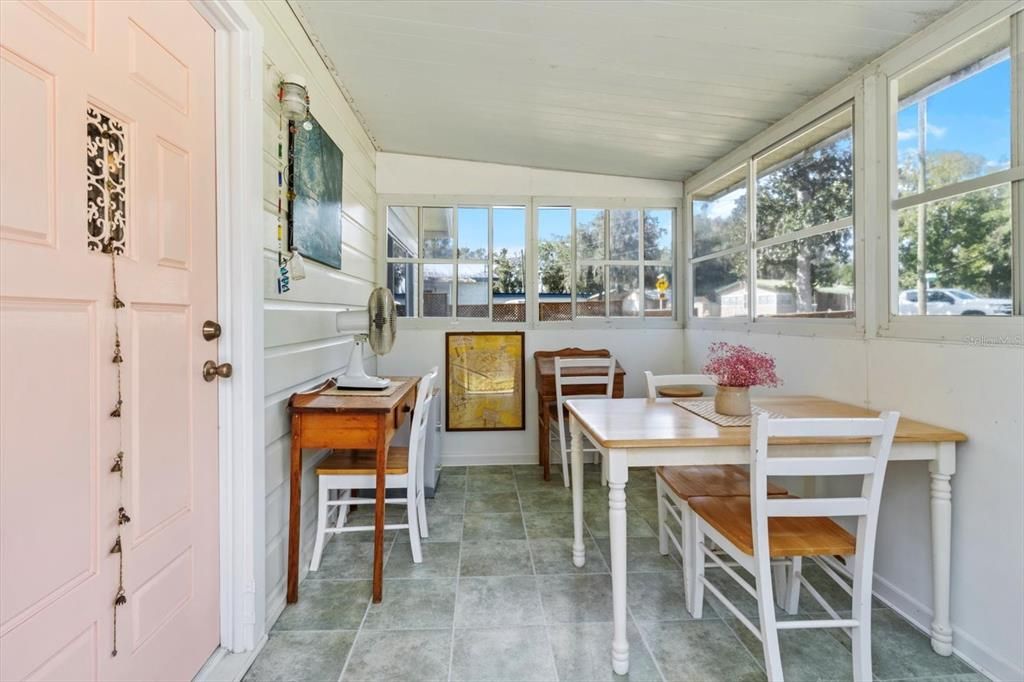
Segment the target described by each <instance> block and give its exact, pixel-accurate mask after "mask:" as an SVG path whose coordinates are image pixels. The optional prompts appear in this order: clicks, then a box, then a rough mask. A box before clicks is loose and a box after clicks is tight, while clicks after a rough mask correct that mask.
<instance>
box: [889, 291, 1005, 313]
mask: <svg viewBox="0 0 1024 682" xmlns="http://www.w3.org/2000/svg"><path fill="white" fill-rule="evenodd" d="M927 295H928V314H929V315H1010V314H1012V313H1013V302H1012V301H1010V299H1008V298H982V297H980V296H976V295H974V294H972V293H971V292H969V291H964V290H963V289H929V290H928V294H927ZM899 305H900V315H917V314H918V308H917V290H916V289H907V290H906V291H903V292H902V293H900V301H899Z"/></svg>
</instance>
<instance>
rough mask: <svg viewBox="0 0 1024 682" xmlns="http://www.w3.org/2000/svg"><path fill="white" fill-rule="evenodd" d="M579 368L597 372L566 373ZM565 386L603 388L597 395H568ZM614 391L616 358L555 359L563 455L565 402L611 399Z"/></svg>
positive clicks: (563, 450)
mask: <svg viewBox="0 0 1024 682" xmlns="http://www.w3.org/2000/svg"><path fill="white" fill-rule="evenodd" d="M577 367H582V368H586V369H592V370H596V372H588V373H587V374H585V375H581V374H566V373H565V370H566V369H571V368H577ZM565 386H593V387H595V388H601V387H603V388H601V390H600V392H596V393H572V394H566V393H565V391H564V390H563V388H564V387H565ZM614 390H615V358H613V357H611V356H608V357H606V358H599V357H585V358H581V357H575V358H559V357H556V358H555V402H556V404H557V405H558V437H559V439H560V441H561V445H562V452H563V453H565V452H566V439H565V435H566V433H567V431H566V428H565V401H566V400H567V399H569V398H572V399H573V400H575V399H578V398H611V397H612V391H614Z"/></svg>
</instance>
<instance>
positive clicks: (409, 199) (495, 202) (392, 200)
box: [377, 194, 532, 331]
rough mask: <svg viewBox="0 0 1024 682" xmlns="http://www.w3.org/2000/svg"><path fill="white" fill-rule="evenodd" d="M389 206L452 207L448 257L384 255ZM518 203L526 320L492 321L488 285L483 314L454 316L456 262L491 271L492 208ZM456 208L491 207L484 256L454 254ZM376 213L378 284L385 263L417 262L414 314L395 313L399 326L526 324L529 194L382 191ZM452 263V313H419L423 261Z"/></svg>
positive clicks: (383, 277)
mask: <svg viewBox="0 0 1024 682" xmlns="http://www.w3.org/2000/svg"><path fill="white" fill-rule="evenodd" d="M389 206H410V207H416V208H417V209H423V208H451V209H452V253H453V255H452V257H451V258H421V257H419V253H418V252H417V255H416V257H415V258H388V255H387V243H388V207H389ZM506 206H514V207H517V208H518V207H522V208H523V212H524V228H523V229H524V230H525V234H524V235H523V237H524V243H523V249H524V257H523V267H524V268H525V270H526V271H525V272H524V273H523V274H524V281H523V286H524V287H526V300H527V302H526V311H527V313H526V320H525V321H523V322H495V321H494V320H493V319H492V317H493V306H494V302H493V300H492V295H491V291H490V289H489V290H488V295H487V317H458V316H457V314H458V300H459V293H458V286H459V283H458V266H459V265H460V264H466V265H487V269H488V270H487V271H488V272H489V273H490V272H491V271H492V265H493V258H494V254H493V246H494V210H493V209H494V208H495V207H506ZM460 208H488V209H491V210H489V212H488V225H487V252H488V257H487V260H480V259H476V258H473V259H460V258H458V249H459V230H458V222H459V218H458V213H459V209H460ZM377 215H378V223H379V228H378V229H379V234H380V235H381V239H380V240H379V241H380V243H379V245H378V248H377V253H378V259H377V261H378V264H379V265H378V275H377V278H378V282H379V283H381V284H380V285H381V286H385V287H386V286H387V267H388V264H389V263H412V264H414V265H416V266H417V276H416V277H417V283H416V306H417V308H416V312H417V315H416V317H399V318H398V324H399V326H403V327H407V328H409V329H442V328H456V327H467V326H472V327H473V328H474V329H483V330H495V331H502V330H520V329H525V328H527V327H528V325H529V323H530V313H529V310H530V302H529V296H530V295H529V286H530V283H529V277H530V270H529V268H530V267H531V266H530V260H531V259H530V234H531V230H532V204H531V201H530V198H529V197H522V196H518V197H513V196H479V195H472V196H469V195H461V196H448V195H443V196H442V195H423V194H419V195H385V194H382V195H380V196H379V197H378V202H377ZM421 222H422V220H418V221H417V229H418V231H419V234H418V236H417V240H418V241H417V249H420V248H422V225H421V224H420V223H421ZM432 264H440V265H452V276H453V280H452V302H451V306H452V314H451V315H450V316H448V317H422V311H423V286H422V282H423V266H424V265H432Z"/></svg>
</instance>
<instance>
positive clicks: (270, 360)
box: [249, 1, 377, 628]
mask: <svg viewBox="0 0 1024 682" xmlns="http://www.w3.org/2000/svg"><path fill="white" fill-rule="evenodd" d="M249 7H250V9H251V10H252V11H253V13H254V14H255V15H256V17H257V18H258V19H259V21H260V23H261V24H262V25H263V29H264V31H265V45H264V58H265V62H266V79H265V81H264V85H263V92H264V113H265V118H264V126H263V128H264V144H263V151H264V164H263V165H264V175H263V177H264V182H263V185H264V201H263V208H264V210H265V214H264V217H265V222H264V225H263V226H261V227H262V229H263V230H264V301H265V303H264V315H265V321H264V324H265V343H264V346H265V353H264V368H265V371H266V377H265V385H266V610H265V612H264V613H265V618H266V623H267V627H268V628H269V627H270V625H272V624H273V622H274V621H275V620H276V619H277V617H278V615H279V614H280V612H281V609H282V608H284V599H285V560H286V557H287V553H288V547H287V545H288V533H287V523H288V463H289V446H290V428H289V420H288V409H287V402H288V397H289V396H290V395H291V394H292V393H293V392H294V391H298V390H304V389H306V388H308V387H309V386H311V385H313V384H314V383H316V382H318V381H320V380H321V379H322V378H324V377H325V376H329V375H333V374H337V373H338V372H339V371H340V370H342V369H343V368H344V367H345V366H346V364H347V362H348V356H349V352H350V349H351V336H339V335H338V333H337V329H336V326H335V313H336V312H337V311H339V310H349V309H354V308H355V309H358V308H365V305H366V299H367V296H368V295H369V292H370V290H371V288H372V287H373V281H374V277H375V260H376V258H375V254H376V240H375V236H374V225H375V218H374V213H375V211H376V206H377V193H376V189H375V183H376V180H375V176H376V170H375V167H374V157H375V154H376V151H375V150H374V148H373V145H372V144H371V142H370V139H369V138H368V137H367V135H366V133H365V132H364V131H363V128H362V127H361V125H360V123H359V121H358V120H357V119H356V117H355V115H354V114H353V113H352V110H351V108H350V107H349V106H348V103H347V102H346V101H345V99H344V98H343V96H342V94H341V91H340V90H339V89H338V87H337V85H336V84H335V82H334V80H333V79H332V77H331V75H330V73H329V72H328V71H327V69H326V67H325V66H324V64H323V61H322V60H321V59H320V56H319V55H318V54H317V52H316V51H315V49H314V48H313V45H312V44H311V43H310V42H309V39H308V37H307V36H306V33H305V31H303V29H302V27H301V25H300V24H299V22H298V20H297V19H296V18H295V16H294V15H293V14H292V11H291V9H290V8H289V7H288V5H287V4H286V3H284V2H262V1H259V2H250V4H249ZM282 73H298V74H302V75H304V76H305V77H306V78H307V79H308V83H309V95H310V100H311V109H312V112H313V115H314V116H315V117H316V119H317V121H319V122H320V125H321V126H322V127H323V128H324V130H325V131H327V133H328V134H329V135H330V136H331V138H332V139H333V140H334V141H335V143H337V145H338V146H339V147H340V148H341V150H342V153H343V154H344V168H343V178H342V191H343V196H342V210H343V225H342V241H343V243H342V269H341V271H338V270H335V269H333V268H330V267H326V266H322V265H319V264H317V263H313V262H311V261H309V260H307V261H306V279H304V280H301V281H296V282H293V283H292V286H291V291H289V292H288V293H286V294H278V293H277V289H276V274H277V267H276V266H277V234H276V211H277V176H276V173H277V133H278V109H277V84H278V82H279V81H280V76H281V74H282ZM318 459H319V458H318V457H317V456H316V454H315V453H309V452H307V453H306V455H305V459H304V463H305V472H304V474H303V480H302V493H303V494H302V529H303V530H302V543H303V544H302V552H301V557H302V560H301V566H302V570H303V573H304V572H305V570H306V567H307V566H308V556H309V554H310V552H311V550H312V533H313V529H314V527H315V525H316V506H315V495H316V481H315V477H314V474H313V470H312V467H313V465H315V463H316V461H317V460H318Z"/></svg>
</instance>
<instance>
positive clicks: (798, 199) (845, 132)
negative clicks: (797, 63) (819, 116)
mask: <svg viewBox="0 0 1024 682" xmlns="http://www.w3.org/2000/svg"><path fill="white" fill-rule="evenodd" d="M757 168H758V175H757V238H758V239H769V238H771V237H777V236H779V235H782V234H786V233H787V232H795V231H797V230H802V229H804V228H807V227H814V226H815V225H822V224H824V223H830V222H833V221H836V220H839V219H841V218H847V217H849V216H851V215H853V110H852V109H844V110H843V111H841V112H839V113H838V114H836V115H835V116H832V117H831V118H829V119H828V120H826V121H823V122H822V123H821V124H820V125H818V126H815V127H814V128H812V129H810V130H808V131H806V132H805V133H803V134H802V135H799V136H797V137H795V138H793V139H792V140H789V141H788V142H785V143H783V144H782V145H780V146H779V147H776V148H775V149H773V150H771V151H769V152H768V153H767V154H765V155H764V156H762V157H760V158H759V159H758V160H757Z"/></svg>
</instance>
